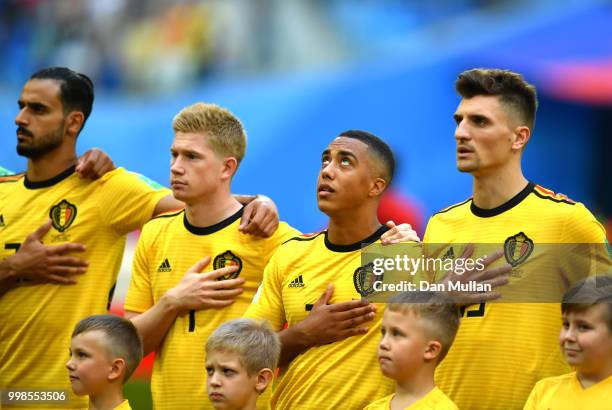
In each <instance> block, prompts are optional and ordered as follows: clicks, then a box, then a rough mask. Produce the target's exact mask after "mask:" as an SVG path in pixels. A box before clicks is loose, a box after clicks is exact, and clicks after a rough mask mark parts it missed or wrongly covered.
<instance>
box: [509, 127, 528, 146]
mask: <svg viewBox="0 0 612 410" xmlns="http://www.w3.org/2000/svg"><path fill="white" fill-rule="evenodd" d="M530 138H531V130H530V129H529V127H527V126H526V125H521V126H518V127H516V128H515V129H514V141H513V142H512V149H514V150H517V151H522V150H523V149H524V148H525V146H526V145H527V143H528V142H529V139H530Z"/></svg>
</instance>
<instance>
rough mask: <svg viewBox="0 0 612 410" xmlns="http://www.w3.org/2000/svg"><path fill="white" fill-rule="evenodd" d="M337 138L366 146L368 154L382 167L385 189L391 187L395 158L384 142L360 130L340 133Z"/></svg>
mask: <svg viewBox="0 0 612 410" xmlns="http://www.w3.org/2000/svg"><path fill="white" fill-rule="evenodd" d="M339 137H346V138H354V139H356V140H359V141H361V142H363V143H364V144H366V145H367V146H368V148H370V152H371V153H372V154H373V155H374V157H375V158H376V159H377V160H378V161H379V162H380V163H381V164H382V165H383V167H384V172H385V179H386V180H387V187H389V186H390V185H391V181H392V180H393V175H394V174H395V157H394V155H393V151H392V150H391V148H390V147H389V145H387V143H386V142H384V141H383V140H381V139H380V138H378V137H377V136H376V135H374V134H372V133H369V132H367V131H360V130H347V131H344V132H342V133H340V135H339Z"/></svg>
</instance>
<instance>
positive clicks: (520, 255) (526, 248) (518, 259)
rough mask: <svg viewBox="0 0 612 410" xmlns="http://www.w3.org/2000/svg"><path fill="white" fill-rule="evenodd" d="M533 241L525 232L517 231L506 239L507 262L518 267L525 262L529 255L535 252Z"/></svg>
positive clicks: (505, 254) (505, 253)
mask: <svg viewBox="0 0 612 410" xmlns="http://www.w3.org/2000/svg"><path fill="white" fill-rule="evenodd" d="M533 247H534V245H533V241H532V240H531V239H529V238H528V237H527V235H525V234H524V233H523V232H520V233H517V234H516V235H513V236H511V237H509V238H508V239H506V242H504V256H505V257H506V262H508V263H509V264H510V265H512V267H513V268H514V267H516V266H518V265H520V264H521V263H523V262H525V260H527V258H528V257H529V255H531V253H532V252H533Z"/></svg>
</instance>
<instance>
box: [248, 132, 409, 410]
mask: <svg viewBox="0 0 612 410" xmlns="http://www.w3.org/2000/svg"><path fill="white" fill-rule="evenodd" d="M393 168H394V161H393V154H392V152H391V149H390V148H389V147H388V146H387V145H386V144H385V143H384V142H383V141H382V140H380V139H379V138H378V137H376V136H374V135H372V134H370V133H367V132H363V131H347V132H343V133H341V134H340V135H339V136H338V137H337V138H336V139H334V140H333V141H332V142H331V143H330V144H329V146H328V147H327V148H326V149H325V150H324V151H323V154H322V160H321V171H320V173H319V177H318V182H317V202H318V206H319V209H320V210H321V211H323V212H324V213H325V214H327V215H328V216H329V225H328V228H327V230H325V231H323V232H321V233H319V234H316V235H303V236H301V237H297V238H294V239H291V240H289V241H287V242H285V243H284V244H283V245H281V247H280V248H279V250H278V251H277V252H276V254H275V255H274V256H272V258H271V259H270V262H269V263H268V265H267V266H266V269H265V271H264V279H263V282H262V284H261V286H260V288H259V290H258V292H257V294H256V296H255V298H254V299H253V304H252V305H251V306H250V307H249V310H248V311H247V313H246V316H247V317H250V318H254V319H258V320H267V321H268V322H270V324H271V325H272V327H273V328H274V329H275V330H277V331H280V330H281V329H282V327H283V325H284V324H285V323H288V324H289V328H288V329H287V330H286V331H283V332H281V333H280V337H281V345H282V353H281V366H286V367H285V368H283V371H282V372H281V377H280V380H279V381H278V384H277V387H276V389H275V391H274V392H273V396H272V402H271V404H272V408H279V409H293V408H295V409H298V408H299V409H322V408H326V409H361V408H363V407H365V406H366V405H367V404H368V403H370V402H371V401H373V400H375V399H378V398H381V397H384V396H386V395H388V394H390V393H391V392H392V391H393V383H392V381H391V380H389V379H385V378H384V377H383V375H382V373H381V372H380V370H379V369H378V364H377V362H376V355H375V354H374V352H375V351H376V346H377V344H378V340H379V330H380V321H381V314H380V313H381V312H378V313H377V311H376V307H375V306H374V305H373V304H368V303H367V302H365V301H362V300H361V298H362V294H361V293H360V292H359V289H360V288H359V287H358V286H357V284H358V283H359V282H360V278H361V277H362V276H364V275H367V274H368V273H367V271H366V269H367V268H366V267H364V266H361V248H362V246H366V245H369V244H371V243H374V242H377V241H378V240H379V239H380V236H381V235H382V233H383V232H385V231H386V230H387V229H388V228H387V227H385V226H382V225H381V224H380V223H379V221H378V219H377V216H376V211H377V208H378V203H379V200H380V197H381V195H382V193H383V192H384V191H385V189H386V188H387V187H388V186H389V183H390V182H391V177H392V175H393V171H394V169H393ZM414 239H416V240H418V238H416V237H415V238H414ZM322 294H323V296H321V295H322ZM370 321H373V322H372V324H371V325H370V326H369V327H364V325H363V324H364V323H366V322H370ZM321 324H323V325H321ZM351 336H354V337H351ZM291 359H293V360H292V361H291V363H289V364H288V365H287V362H288V361H289V360H291Z"/></svg>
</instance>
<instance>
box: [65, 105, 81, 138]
mask: <svg viewBox="0 0 612 410" xmlns="http://www.w3.org/2000/svg"><path fill="white" fill-rule="evenodd" d="M84 123H85V114H83V113H82V112H81V111H71V112H70V113H69V114H68V115H67V116H66V120H65V124H66V132H67V133H68V134H69V135H70V136H72V137H75V138H76V136H77V135H79V132H80V131H81V128H83V124H84Z"/></svg>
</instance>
